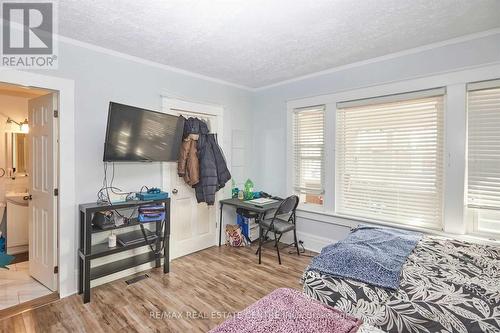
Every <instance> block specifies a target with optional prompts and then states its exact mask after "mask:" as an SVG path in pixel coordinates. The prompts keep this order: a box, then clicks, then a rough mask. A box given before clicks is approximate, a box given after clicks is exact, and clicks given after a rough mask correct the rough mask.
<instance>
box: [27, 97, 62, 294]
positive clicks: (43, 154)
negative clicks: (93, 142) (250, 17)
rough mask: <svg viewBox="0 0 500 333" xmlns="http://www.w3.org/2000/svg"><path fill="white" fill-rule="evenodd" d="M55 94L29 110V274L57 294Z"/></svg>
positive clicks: (33, 101) (35, 101)
mask: <svg viewBox="0 0 500 333" xmlns="http://www.w3.org/2000/svg"><path fill="white" fill-rule="evenodd" d="M57 105H58V104H57V94H55V93H54V94H49V95H45V96H41V97H37V98H34V99H31V100H30V101H29V103H28V108H29V118H28V119H29V134H28V138H29V151H30V158H29V163H28V165H29V166H28V167H29V176H30V182H29V184H30V185H29V193H30V195H31V200H30V201H29V220H28V223H29V271H30V274H31V276H32V277H33V278H35V279H36V280H38V281H39V282H41V283H42V284H43V285H45V286H46V287H47V288H49V289H51V290H57V274H56V273H55V267H56V266H57V216H56V212H57V210H56V205H57V197H56V196H55V193H54V189H55V188H56V184H57V169H56V167H57V166H56V164H55V163H54V157H55V156H56V152H57V150H56V147H57V145H56V139H55V136H56V133H55V129H56V126H55V122H56V119H55V118H54V110H56V109H57Z"/></svg>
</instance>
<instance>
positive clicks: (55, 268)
mask: <svg viewBox="0 0 500 333" xmlns="http://www.w3.org/2000/svg"><path fill="white" fill-rule="evenodd" d="M57 273H59V266H56V267H54V274H57Z"/></svg>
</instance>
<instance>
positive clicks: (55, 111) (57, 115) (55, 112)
mask: <svg viewBox="0 0 500 333" xmlns="http://www.w3.org/2000/svg"><path fill="white" fill-rule="evenodd" d="M54 118H59V111H58V110H54Z"/></svg>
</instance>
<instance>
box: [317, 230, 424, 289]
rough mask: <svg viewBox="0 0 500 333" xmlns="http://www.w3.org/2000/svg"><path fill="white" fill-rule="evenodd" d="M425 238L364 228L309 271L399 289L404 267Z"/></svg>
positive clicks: (323, 253) (325, 254) (330, 250)
mask: <svg viewBox="0 0 500 333" xmlns="http://www.w3.org/2000/svg"><path fill="white" fill-rule="evenodd" d="M421 237H422V234H421V233H417V232H411V231H403V230H396V229H392V228H376V227H368V226H361V227H358V228H357V229H355V230H354V231H352V232H351V233H350V234H349V236H347V238H346V239H344V240H342V241H340V242H338V243H335V244H332V245H328V246H326V247H324V248H323V250H321V253H320V254H319V255H318V256H316V257H314V258H313V260H312V262H311V265H310V266H309V269H311V270H315V271H318V272H320V273H323V274H330V275H334V276H337V277H343V278H349V279H353V280H358V281H361V282H365V283H368V284H371V285H374V286H377V287H382V288H389V289H398V287H399V278H400V274H401V270H402V268H403V264H404V263H405V261H406V258H407V257H408V255H409V254H410V253H411V251H413V249H414V248H415V246H416V245H417V242H418V241H419V240H420V238H421Z"/></svg>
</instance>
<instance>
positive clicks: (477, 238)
mask: <svg viewBox="0 0 500 333" xmlns="http://www.w3.org/2000/svg"><path fill="white" fill-rule="evenodd" d="M322 208H323V207H312V208H311V207H305V206H304V205H300V206H299V207H297V217H299V218H305V219H309V220H313V221H318V222H322V223H328V224H334V225H338V226H342V227H347V228H355V227H356V226H358V225H359V224H360V223H365V224H373V225H380V226H386V227H393V228H399V229H405V230H412V231H418V232H422V233H425V234H431V235H435V236H441V237H448V238H453V239H459V240H463V241H468V242H473V243H479V244H488V245H496V246H499V245H500V239H492V238H488V237H486V236H484V235H478V234H472V233H469V234H453V233H449V232H444V231H441V230H436V229H430V228H425V227H418V226H409V225H402V224H397V223H391V222H384V221H377V220H373V219H366V218H358V217H353V216H346V215H342V214H338V213H335V212H332V211H326V210H321V209H322Z"/></svg>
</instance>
